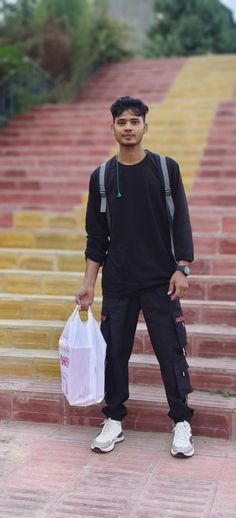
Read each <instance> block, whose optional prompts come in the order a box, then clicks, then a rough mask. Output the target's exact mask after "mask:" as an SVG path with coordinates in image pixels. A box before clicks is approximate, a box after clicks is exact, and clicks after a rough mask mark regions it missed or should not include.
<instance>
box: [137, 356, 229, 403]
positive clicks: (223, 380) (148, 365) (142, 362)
mask: <svg viewBox="0 0 236 518" xmlns="http://www.w3.org/2000/svg"><path fill="white" fill-rule="evenodd" d="M188 364H189V367H190V375H191V384H192V387H193V388H194V390H207V391H212V392H217V391H225V392H227V391H228V392H231V393H235V396H236V358H235V359H233V358H195V357H189V358H188ZM129 379H130V383H132V384H135V385H136V384H137V385H142V384H143V385H152V386H157V387H160V386H162V378H161V373H160V368H159V364H158V362H157V359H156V357H155V356H154V355H151V354H149V355H147V354H146V355H145V354H133V355H132V356H131V359H130V363H129Z"/></svg>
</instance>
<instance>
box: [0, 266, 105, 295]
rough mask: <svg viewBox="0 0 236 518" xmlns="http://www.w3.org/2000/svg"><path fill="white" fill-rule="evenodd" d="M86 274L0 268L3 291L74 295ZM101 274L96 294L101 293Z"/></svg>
mask: <svg viewBox="0 0 236 518" xmlns="http://www.w3.org/2000/svg"><path fill="white" fill-rule="evenodd" d="M83 277H84V274H83V273H79V272H78V273H73V272H44V271H42V272H41V271H34V272H33V271H29V272H28V271H26V270H22V271H21V270H10V271H9V270H0V291H1V292H2V293H18V294H27V293H28V294H30V293H31V294H35V295H38V294H39V295H40V294H41V295H42V294H44V295H61V296H64V295H69V296H73V295H74V293H75V291H77V289H78V288H79V286H80V285H81V283H82V280H83ZM100 279H101V274H99V275H98V280H97V284H96V287H95V295H96V296H99V295H100V294H101V286H100Z"/></svg>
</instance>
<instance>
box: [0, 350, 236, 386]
mask: <svg viewBox="0 0 236 518" xmlns="http://www.w3.org/2000/svg"><path fill="white" fill-rule="evenodd" d="M188 364H189V367H190V375H191V384H192V386H193V388H194V390H195V389H197V390H207V391H213V392H216V391H223V392H225V393H227V392H228V393H231V394H233V393H234V394H235V396H236V358H235V359H233V358H215V359H212V358H210V359H209V358H195V357H191V358H188ZM0 376H24V377H30V378H34V377H43V378H44V377H46V378H60V364H59V352H58V350H45V349H38V350H35V349H15V348H9V347H8V348H1V349H0ZM129 380H130V383H133V384H135V385H136V384H137V385H153V386H158V387H159V386H162V378H161V373H160V368H159V364H158V362H157V359H156V357H155V356H154V354H153V355H151V354H146V355H145V354H132V355H131V358H130V362H129Z"/></svg>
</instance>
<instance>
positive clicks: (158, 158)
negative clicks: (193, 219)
mask: <svg viewBox="0 0 236 518" xmlns="http://www.w3.org/2000/svg"><path fill="white" fill-rule="evenodd" d="M149 158H150V159H151V160H152V162H153V163H154V165H155V166H156V167H157V168H158V166H159V164H161V170H162V174H163V179H164V185H165V199H166V209H167V215H168V222H169V231H170V242H171V252H172V254H173V257H174V258H175V248H174V237H173V220H174V211H175V207H174V202H173V198H172V194H171V187H170V177H169V171H168V167H167V163H166V157H165V156H163V155H156V154H155V153H149ZM110 162H111V160H108V161H107V162H104V163H103V164H102V165H101V166H100V168H99V192H100V196H101V205H100V212H103V213H106V217H107V225H108V229H109V232H111V215H110V210H109V205H108V203H107V197H106V187H105V174H106V170H108V167H109V165H110ZM175 260H176V259H175Z"/></svg>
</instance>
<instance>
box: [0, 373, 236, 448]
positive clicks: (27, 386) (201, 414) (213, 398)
mask: <svg viewBox="0 0 236 518" xmlns="http://www.w3.org/2000/svg"><path fill="white" fill-rule="evenodd" d="M0 402H1V407H0V417H1V418H2V419H14V420H18V421H22V420H29V421H34V422H48V423H62V424H63V423H64V424H76V425H87V426H88V425H91V426H98V425H99V424H100V422H101V406H102V404H101V405H96V406H89V407H86V408H82V407H80V408H79V407H70V406H69V405H68V403H67V402H66V401H65V399H64V397H63V395H62V393H61V390H60V384H59V382H58V381H55V380H52V381H50V380H36V379H35V380H28V379H24V378H19V379H16V378H4V379H2V380H1V381H0ZM189 404H190V405H192V407H194V409H195V414H194V418H193V420H192V422H191V424H192V428H193V432H194V434H201V435H208V436H210V437H223V438H235V404H236V403H235V398H224V397H222V396H221V395H220V394H209V393H207V392H199V391H195V392H194V393H193V394H191V395H190V396H189ZM127 406H128V411H129V413H128V417H127V418H126V419H125V421H124V426H125V427H127V428H131V429H135V430H146V431H162V432H164V431H169V430H170V428H171V426H172V423H171V421H170V420H169V418H168V417H167V412H168V407H167V403H166V397H165V394H164V392H163V389H160V388H158V387H147V386H146V387H144V386H143V385H131V386H130V399H129V401H128V404H127Z"/></svg>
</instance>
